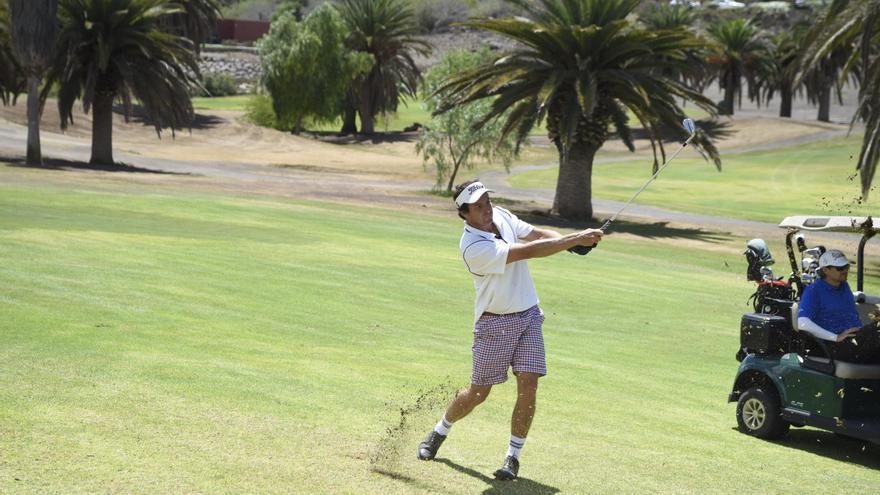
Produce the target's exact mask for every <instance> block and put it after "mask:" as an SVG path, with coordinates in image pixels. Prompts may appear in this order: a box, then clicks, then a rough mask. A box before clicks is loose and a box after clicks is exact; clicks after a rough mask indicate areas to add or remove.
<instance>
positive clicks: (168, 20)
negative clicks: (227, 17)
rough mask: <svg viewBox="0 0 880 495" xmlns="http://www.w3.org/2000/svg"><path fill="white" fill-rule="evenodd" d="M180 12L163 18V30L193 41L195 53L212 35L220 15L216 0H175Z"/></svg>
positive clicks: (218, 4)
mask: <svg viewBox="0 0 880 495" xmlns="http://www.w3.org/2000/svg"><path fill="white" fill-rule="evenodd" d="M175 2H176V3H177V4H178V5H180V7H181V8H182V12H179V13H176V14H173V15H170V16H167V17H165V18H163V25H164V30H165V31H168V32H170V33H173V34H177V35H180V36H185V37H187V38H189V39H190V40H191V41H192V42H193V47H194V48H195V50H196V53H199V51H200V48H201V44H202V43H204V42H206V41H209V40H210V39H211V38H212V37H213V36H214V30H215V29H216V28H217V20H218V19H220V18H221V17H222V14H221V13H220V3H219V2H218V1H217V0H175Z"/></svg>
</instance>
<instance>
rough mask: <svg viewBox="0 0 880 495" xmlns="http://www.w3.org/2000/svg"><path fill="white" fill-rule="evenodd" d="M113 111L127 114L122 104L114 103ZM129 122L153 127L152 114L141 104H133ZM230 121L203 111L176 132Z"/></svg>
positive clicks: (207, 127) (166, 130)
mask: <svg viewBox="0 0 880 495" xmlns="http://www.w3.org/2000/svg"><path fill="white" fill-rule="evenodd" d="M113 113H117V114H120V115H125V108H124V107H123V106H122V105H114V106H113ZM128 121H129V122H131V123H134V124H140V125H143V126H145V127H153V119H152V118H150V115H149V114H148V113H147V112H146V110H144V108H143V107H142V106H141V105H133V106H132V109H131V115H130V116H129V119H128ZM226 122H228V121H227V120H226V119H224V118H222V117H218V116H216V115H206V114H203V113H195V114H193V120H192V122H190V124H189V125H188V126H186V127H184V128H183V129H177V130H175V131H174V132H181V131H182V132H186V131H188V130H190V129H197V130H202V129H213V128H215V127H217V126H219V125H220V124H223V123H226ZM162 130H163V131H164V132H170V131H171V129H168V128H164V127H163V129H162Z"/></svg>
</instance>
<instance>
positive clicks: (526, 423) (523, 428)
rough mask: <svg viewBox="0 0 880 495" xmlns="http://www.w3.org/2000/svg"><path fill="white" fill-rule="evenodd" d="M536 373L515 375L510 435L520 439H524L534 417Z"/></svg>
mask: <svg viewBox="0 0 880 495" xmlns="http://www.w3.org/2000/svg"><path fill="white" fill-rule="evenodd" d="M540 377H541V375H539V374H537V373H526V372H520V373H517V375H516V405H515V406H514V407H513V416H512V417H511V419H510V433H511V434H512V435H514V436H517V437H520V438H526V436H528V434H529V428H531V426H532V419H534V417H535V402H536V399H537V393H538V378H540Z"/></svg>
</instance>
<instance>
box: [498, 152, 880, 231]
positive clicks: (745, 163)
mask: <svg viewBox="0 0 880 495" xmlns="http://www.w3.org/2000/svg"><path fill="white" fill-rule="evenodd" d="M860 146H861V137H858V136H853V137H849V138H839V139H833V140H828V141H820V142H815V143H811V144H806V145H800V146H797V147H788V148H779V149H773V150H768V151H755V152H750V153H743V154H733V155H722V160H723V169H722V171H721V172H718V171H717V170H716V169H715V167H714V165H712V164H711V163H708V162H705V161H703V160H702V159H701V158H699V157H698V156H697V155H696V153H695V152H693V151H689V152H688V151H686V152H684V153H682V154H681V155H680V156H679V157H678V158H676V159H675V161H674V162H672V164H670V165H669V167H668V168H667V169H665V170H664V171H663V172H662V173H661V174H660V176H659V178H658V179H657V181H656V183H654V184H652V185H651V187H650V188H648V189H646V190H645V191H644V192H643V193H642V194H641V195H639V198H638V200H637V201H638V203H639V204H644V205H652V206H658V207H661V208H666V209H670V210H676V211H684V212H689V213H701V214H707V215H716V216H722V217H727V218H741V219H746V220H756V221H764V222H770V223H778V222H779V221H780V220H781V219H783V218H784V217H786V216H789V215H795V214H798V215H810V214H821V215H867V214H876V213H877V211H876V208H875V207H874V205H875V203H874V201H876V200H875V199H874V198H875V197H876V196H877V193H876V192H875V193H873V194H871V195H869V198H868V202H864V201H861V190H860V186H859V178H858V176H857V175H856V172H855V164H856V161H857V159H858V153H859V147H860ZM672 151H674V150H673V146H670V147H669V152H670V153H671V152H672ZM651 163H652V160H651V158H650V157H647V158H640V159H634V160H631V161H629V160H628V161H617V162H606V163H596V164H595V165H594V168H593V195H594V197H596V198H602V199H612V200H618V201H626V200H628V199H629V198H630V197H631V196H632V194H633V193H634V192H635V191H637V190H638V189H639V188H640V187H641V185H642V184H644V183H645V181H647V180H648V178H650V177H651V173H652V172H651ZM557 172H558V168H557V167H551V168H548V169H544V170H535V171H528V172H523V173H521V174H516V175H514V176H512V177H510V178H509V179H508V182H509V183H510V184H511V185H512V186H514V187H521V188H537V189H551V190H553V189H555V188H556V177H557Z"/></svg>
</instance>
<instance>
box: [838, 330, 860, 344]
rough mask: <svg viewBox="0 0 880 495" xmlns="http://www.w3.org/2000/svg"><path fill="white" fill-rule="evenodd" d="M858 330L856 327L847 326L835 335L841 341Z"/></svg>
mask: <svg viewBox="0 0 880 495" xmlns="http://www.w3.org/2000/svg"><path fill="white" fill-rule="evenodd" d="M858 331H859V328H858V327H852V328H848V329H846V330H844V331H843V332H840V334H839V335H838V336H837V341H838V342H843V341H844V340H846V339H848V338H850V337H852V336H853V335H855V333H856V332H858Z"/></svg>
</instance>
